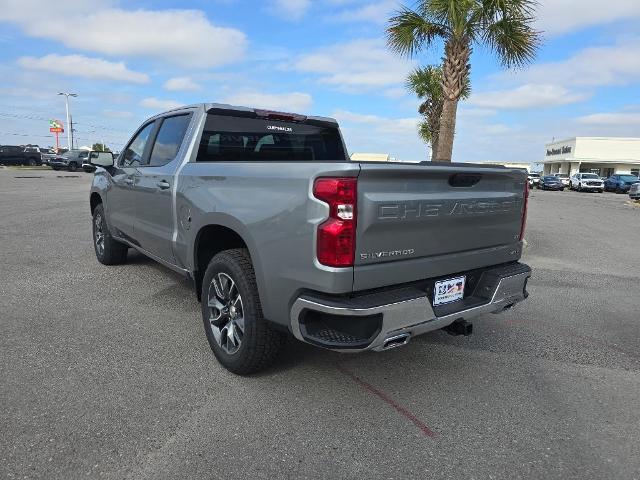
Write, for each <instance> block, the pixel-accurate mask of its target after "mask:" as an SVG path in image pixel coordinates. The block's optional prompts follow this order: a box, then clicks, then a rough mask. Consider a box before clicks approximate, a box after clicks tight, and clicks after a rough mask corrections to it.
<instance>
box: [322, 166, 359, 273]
mask: <svg viewBox="0 0 640 480" xmlns="http://www.w3.org/2000/svg"><path fill="white" fill-rule="evenodd" d="M313 196H314V197H316V198H317V199H318V200H322V201H323V202H326V203H327V204H329V218H328V219H327V220H326V221H325V222H323V223H321V224H320V225H319V226H318V240H317V248H316V251H317V256H318V261H319V262H320V263H321V264H323V265H327V266H329V267H351V266H353V259H354V256H355V251H356V201H357V196H358V195H357V180H356V179H355V178H318V179H317V180H316V181H315V183H314V184H313Z"/></svg>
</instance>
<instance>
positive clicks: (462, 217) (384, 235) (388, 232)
mask: <svg viewBox="0 0 640 480" xmlns="http://www.w3.org/2000/svg"><path fill="white" fill-rule="evenodd" d="M360 167H361V171H360V175H359V177H358V214H357V236H356V258H355V269H354V290H365V289H370V288H377V287H382V286H386V285H395V284H399V283H404V282H411V281H415V280H421V279H425V278H433V277H439V276H444V275H450V274H455V273H458V272H464V271H466V270H471V269H475V268H481V267H485V266H490V265H497V264H500V263H506V262H510V261H515V260H518V259H519V258H520V255H521V242H520V240H519V235H520V228H521V222H522V213H523V208H524V191H525V184H526V179H527V176H526V172H525V171H524V170H515V169H506V168H502V167H484V166H467V165H460V164H451V165H442V164H430V165H425V164H422V165H419V164H413V165H406V164H405V165H403V164H368V163H362V164H361V165H360Z"/></svg>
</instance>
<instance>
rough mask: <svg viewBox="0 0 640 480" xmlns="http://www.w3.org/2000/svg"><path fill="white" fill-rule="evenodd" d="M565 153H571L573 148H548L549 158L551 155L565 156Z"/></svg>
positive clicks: (566, 146)
mask: <svg viewBox="0 0 640 480" xmlns="http://www.w3.org/2000/svg"><path fill="white" fill-rule="evenodd" d="M565 153H571V147H570V146H568V145H565V146H564V147H561V148H551V149H549V148H547V157H550V156H551V155H563V154H565Z"/></svg>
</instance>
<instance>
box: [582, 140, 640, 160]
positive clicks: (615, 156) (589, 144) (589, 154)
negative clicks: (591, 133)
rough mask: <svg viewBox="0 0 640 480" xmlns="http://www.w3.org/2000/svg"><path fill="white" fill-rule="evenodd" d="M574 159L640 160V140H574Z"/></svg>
mask: <svg viewBox="0 0 640 480" xmlns="http://www.w3.org/2000/svg"><path fill="white" fill-rule="evenodd" d="M574 150H575V152H574V155H575V157H576V158H582V159H594V160H596V161H597V160H604V161H607V160H631V159H640V138H606V137H578V138H576V145H575V149H574Z"/></svg>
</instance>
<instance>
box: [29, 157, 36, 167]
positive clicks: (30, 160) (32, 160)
mask: <svg viewBox="0 0 640 480" xmlns="http://www.w3.org/2000/svg"><path fill="white" fill-rule="evenodd" d="M27 165H29V166H30V167H35V166H36V165H38V162H36V159H35V158H30V159H29V160H28V161H27Z"/></svg>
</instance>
